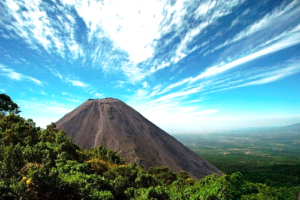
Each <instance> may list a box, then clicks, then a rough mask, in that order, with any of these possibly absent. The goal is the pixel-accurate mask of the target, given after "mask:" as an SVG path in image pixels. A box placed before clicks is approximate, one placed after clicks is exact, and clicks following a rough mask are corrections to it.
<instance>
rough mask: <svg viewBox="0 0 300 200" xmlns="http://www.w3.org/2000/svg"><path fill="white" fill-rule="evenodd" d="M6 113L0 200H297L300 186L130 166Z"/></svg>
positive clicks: (2, 116) (1, 120) (0, 122)
mask: <svg viewBox="0 0 300 200" xmlns="http://www.w3.org/2000/svg"><path fill="white" fill-rule="evenodd" d="M17 113H18V112H13V111H12V112H11V111H10V112H9V114H8V112H7V111H6V110H5V108H4V110H2V111H1V113H0V152H1V153H0V199H107V200H108V199H145V200H146V199H159V200H164V199H176V200H179V199H296V197H297V194H298V192H299V191H300V187H299V186H294V187H277V186H272V185H268V184H264V183H252V182H249V181H246V180H245V177H244V176H243V175H242V174H241V173H239V172H235V173H231V174H229V175H226V174H225V175H222V176H220V177H218V176H216V175H210V176H206V177H205V178H203V179H200V180H197V181H196V180H193V179H192V178H190V177H189V176H188V174H187V173H185V172H180V173H178V174H174V173H173V172H172V171H171V170H169V169H168V168H166V167H154V168H150V169H149V170H147V171H146V170H144V169H142V168H141V167H140V166H136V165H131V164H124V162H123V161H122V158H121V157H120V156H119V155H118V154H117V153H116V152H113V151H111V150H108V149H105V148H104V147H103V146H99V147H97V148H95V149H90V150H84V149H83V148H81V147H80V146H77V145H75V144H73V143H72V141H71V139H70V138H68V137H66V136H65V133H64V132H63V131H60V130H57V129H56V126H55V124H53V123H52V124H50V125H48V126H47V128H46V129H41V128H39V127H36V125H35V123H34V121H33V120H31V119H24V118H23V117H21V116H19V115H17Z"/></svg>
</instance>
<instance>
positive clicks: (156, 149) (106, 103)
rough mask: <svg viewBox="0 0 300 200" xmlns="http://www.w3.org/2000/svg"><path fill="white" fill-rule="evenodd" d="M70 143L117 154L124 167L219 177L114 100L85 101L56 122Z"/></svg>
mask: <svg viewBox="0 0 300 200" xmlns="http://www.w3.org/2000/svg"><path fill="white" fill-rule="evenodd" d="M56 125H57V128H58V129H63V130H64V131H65V132H66V135H67V136H69V137H71V138H72V141H73V142H74V143H75V144H77V145H81V146H82V147H84V148H85V149H90V148H95V147H97V146H99V145H103V146H104V147H106V148H108V149H111V150H114V151H117V152H118V153H119V154H120V156H122V158H123V160H124V161H125V163H135V164H138V165H140V166H142V167H143V168H144V169H146V170H147V169H148V168H149V167H154V166H166V167H169V168H170V169H171V170H172V171H173V172H174V173H178V172H180V171H186V172H187V173H188V174H189V175H190V176H191V177H193V178H195V179H199V178H202V177H205V176H206V175H209V174H213V173H214V174H217V175H220V174H222V172H220V171H219V170H218V169H217V168H216V167H215V166H213V165H212V164H210V163H209V162H207V161H206V160H204V159H203V158H202V157H200V156H199V155H197V154H196V153H195V152H193V151H191V150H190V149H188V148H187V147H186V146H184V145H183V144H181V143H180V142H178V141H177V140H176V139H175V138H173V137H172V136H170V135H169V134H167V133H166V132H165V131H163V130H162V129H160V128H159V127H157V126H156V125H154V124H153V123H151V122H150V121H149V120H147V119H146V118H145V117H143V116H142V115H141V114H140V113H138V112H137V111H135V110H134V109H133V108H131V107H130V106H128V105H127V104H125V103H124V102H122V101H120V100H118V99H114V98H105V99H100V100H92V99H89V100H87V101H86V102H84V103H83V104H82V105H80V106H79V107H77V108H76V109H75V110H73V111H72V112H70V113H68V114H66V115H65V116H64V117H63V118H62V119H60V120H59V121H58V122H56Z"/></svg>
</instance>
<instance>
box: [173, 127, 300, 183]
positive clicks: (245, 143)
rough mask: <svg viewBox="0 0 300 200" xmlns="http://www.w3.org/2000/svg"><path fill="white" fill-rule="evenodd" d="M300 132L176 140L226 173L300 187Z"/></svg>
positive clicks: (239, 133) (254, 132)
mask: <svg viewBox="0 0 300 200" xmlns="http://www.w3.org/2000/svg"><path fill="white" fill-rule="evenodd" d="M298 130H299V129H296V131H295V130H292V131H291V130H289V129H280V130H277V129H257V130H240V131H230V132H219V133H211V134H198V135H195V134H183V135H175V138H176V139H177V140H179V141H180V142H182V143H183V144H184V145H186V146H187V147H189V148H190V149H192V150H193V151H195V152H196V153H197V154H199V155H201V156H202V157H203V158H205V159H206V160H208V161H209V162H211V163H212V164H213V165H215V166H216V167H218V168H219V169H220V170H221V171H223V172H224V173H227V174H230V173H233V172H237V171H239V172H241V173H242V174H243V175H244V177H245V179H246V180H248V181H251V182H256V183H267V184H270V185H273V186H287V187H289V186H297V185H300V133H299V132H298Z"/></svg>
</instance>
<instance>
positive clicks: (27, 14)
mask: <svg viewBox="0 0 300 200" xmlns="http://www.w3.org/2000/svg"><path fill="white" fill-rule="evenodd" d="M0 6H1V7H2V10H5V12H3V13H2V20H1V21H0V26H1V27H2V28H4V29H6V30H7V32H8V33H10V35H12V37H14V38H16V37H19V38H22V39H24V41H25V42H26V43H27V44H29V45H30V47H31V48H33V49H35V50H37V51H44V50H45V51H47V52H48V53H56V54H58V55H60V56H61V57H63V58H64V57H65V56H66V52H70V53H71V56H72V58H74V59H76V58H78V56H83V55H84V53H83V50H82V48H81V47H80V45H79V44H78V43H77V41H76V39H75V38H74V32H75V30H74V27H75V19H74V17H73V16H72V15H71V14H69V13H70V12H69V10H68V9H61V7H59V6H55V5H48V2H44V1H41V0H27V1H17V2H16V1H13V0H7V1H5V2H4V3H3V4H0ZM65 13H66V14H65Z"/></svg>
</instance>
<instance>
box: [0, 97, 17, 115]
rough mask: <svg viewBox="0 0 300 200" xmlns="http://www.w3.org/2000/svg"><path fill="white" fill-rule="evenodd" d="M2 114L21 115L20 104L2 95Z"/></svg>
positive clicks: (0, 105) (0, 109)
mask: <svg viewBox="0 0 300 200" xmlns="http://www.w3.org/2000/svg"><path fill="white" fill-rule="evenodd" d="M0 112H2V113H4V114H7V113H10V112H13V113H15V114H18V113H20V112H21V111H20V108H19V106H18V104H16V103H14V102H13V101H12V100H11V98H10V96H8V95H6V94H0Z"/></svg>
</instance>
